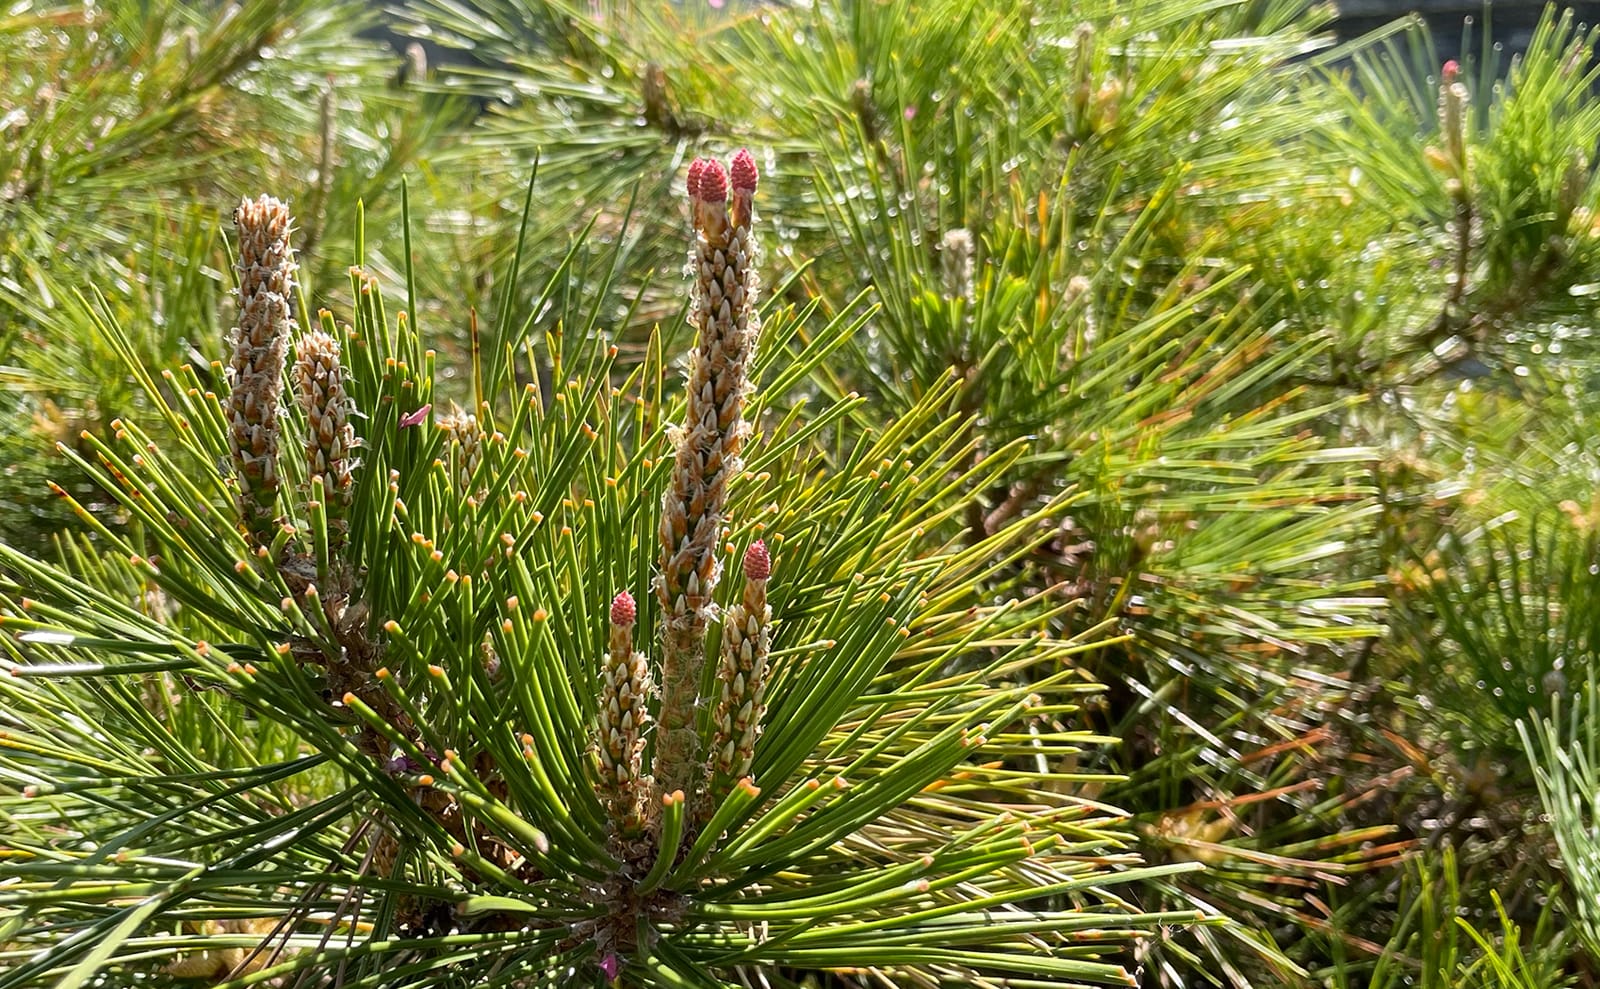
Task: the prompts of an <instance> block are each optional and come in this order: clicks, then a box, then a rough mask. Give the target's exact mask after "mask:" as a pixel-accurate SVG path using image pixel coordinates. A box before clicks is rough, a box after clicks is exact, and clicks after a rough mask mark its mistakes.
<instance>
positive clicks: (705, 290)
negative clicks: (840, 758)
mask: <svg viewBox="0 0 1600 989" xmlns="http://www.w3.org/2000/svg"><path fill="white" fill-rule="evenodd" d="M756 180H757V175H756V166H755V161H754V159H752V158H751V156H750V153H749V152H748V151H740V152H739V153H738V154H737V155H735V156H734V159H733V161H732V163H731V165H730V167H729V168H728V169H726V170H725V169H724V168H723V167H722V165H721V164H720V163H718V162H716V161H713V160H708V159H701V160H697V161H696V162H694V164H693V165H692V166H691V167H690V169H689V179H688V191H689V206H690V211H691V214H692V216H693V220H694V230H695V238H694V246H693V249H692V250H691V252H690V268H691V270H692V271H693V273H694V283H693V288H692V291H693V298H692V305H691V307H690V320H691V322H692V323H693V324H694V327H695V330H696V346H695V350H694V353H693V354H692V356H691V361H692V363H691V366H690V369H689V389H688V390H689V395H688V398H689V402H688V411H687V413H686V415H685V417H684V421H683V423H682V424H681V425H680V426H678V427H677V428H675V429H673V430H672V431H671V439H672V442H673V444H674V447H675V452H674V459H673V470H672V475H671V484H670V486H669V488H668V490H667V491H666V492H665V493H664V495H663V497H662V503H661V524H660V529H659V533H658V536H659V549H660V556H659V569H660V573H659V575H658V576H657V578H656V582H655V587H654V590H655V594H656V601H657V604H658V605H659V610H660V620H661V626H662V627H661V637H660V642H661V661H660V666H659V674H660V680H659V685H658V684H657V682H656V678H655V676H654V673H655V672H656V671H655V670H653V669H652V665H651V663H650V662H649V661H648V660H647V659H646V657H645V655H644V654H643V653H641V652H638V651H636V650H635V649H634V637H633V631H634V624H635V622H636V621H637V618H638V606H637V603H636V602H635V600H634V598H633V596H632V595H631V594H629V593H628V592H627V591H623V592H621V593H619V594H618V595H617V596H616V598H615V600H613V601H612V604H611V616H610V617H611V631H610V640H609V651H608V655H607V658H606V662H605V668H604V673H603V676H602V680H601V684H600V688H601V689H600V710H599V717H598V725H597V732H596V734H597V736H598V737H597V742H598V744H597V746H596V748H597V750H598V763H599V771H600V773H599V774H600V783H601V785H600V791H601V796H602V798H603V800H604V801H605V804H606V807H607V810H608V812H609V815H610V818H611V822H612V826H613V832H614V834H613V837H614V838H615V839H616V840H617V841H616V845H615V847H617V849H618V850H619V851H620V852H622V858H623V859H624V861H639V860H640V859H641V858H649V859H655V858H657V857H659V856H666V857H668V858H670V857H671V856H672V855H673V854H674V853H675V851H676V849H675V848H668V847H665V846H666V845H668V844H671V843H674V842H676V841H678V840H679V838H680V837H681V835H680V834H679V833H675V832H676V829H664V828H663V826H662V821H663V818H664V815H663V813H662V811H663V808H671V807H673V806H674V805H676V804H681V803H684V802H685V801H687V803H688V818H689V820H690V821H691V822H693V823H694V824H695V825H703V824H705V822H706V820H707V818H708V817H709V814H710V811H711V810H712V809H714V807H715V806H716V805H717V804H718V803H720V802H721V800H722V798H724V797H725V796H727V794H728V793H729V792H730V791H731V790H732V789H733V787H735V786H737V785H739V784H740V781H741V780H742V779H744V778H745V777H747V776H748V775H749V773H750V769H751V764H752V761H753V759H754V755H755V743H756V740H757V738H758V737H759V734H760V731H761V717H762V714H763V711H764V706H763V694H764V692H765V689H766V683H767V656H768V652H769V648H770V642H771V631H770V629H771V624H772V612H771V609H770V608H769V607H768V605H767V581H768V579H769V578H770V576H771V574H772V558H771V555H770V554H769V552H768V550H767V547H766V545H765V544H764V543H763V542H761V541H760V540H757V541H756V542H755V543H753V544H752V545H751V546H750V547H749V548H748V550H747V551H746V552H745V554H744V560H743V563H744V567H743V570H744V587H743V593H742V595H741V597H740V599H739V600H738V602H737V603H735V604H733V605H731V606H730V607H728V608H727V610H726V612H725V613H724V614H723V616H722V635H721V655H720V660H719V664H718V670H717V687H716V689H717V695H716V696H713V697H703V696H701V691H700V684H701V682H702V676H701V674H702V673H703V672H704V669H705V662H706V640H707V632H708V631H709V628H710V625H711V623H712V621H713V618H714V614H715V606H714V603H713V602H714V597H713V596H714V594H715V591H716V588H717V584H718V581H719V578H720V576H721V574H720V563H719V559H718V549H719V547H720V546H721V545H723V541H724V539H725V538H726V537H725V535H724V532H725V528H724V527H725V524H726V521H727V518H726V509H727V500H728V485H729V483H730V482H731V481H732V480H733V479H734V478H735V477H737V476H738V474H739V472H740V470H741V469H742V462H741V459H740V455H741V452H742V450H743V446H744V440H745V437H746V435H747V434H748V432H749V427H748V425H747V424H746V423H745V421H744V405H745V401H746V397H747V395H748V393H749V391H750V366H751V363H752V360H753V358H754V356H755V347H756V340H757V337H758V336H759V333H760V325H759V321H758V317H757V315H756V311H755V301H756V292H757V289H758V287H759V283H758V279H757V274H756V259H755V245H754V241H753V240H752V238H751V235H750V226H751V221H752V218H753V210H752V205H753V201H754V197H755V191H756ZM658 691H659V695H660V700H659V704H658V705H657V706H656V711H657V712H658V713H657V715H656V716H655V717H654V718H652V715H651V709H650V704H651V701H652V700H653V699H654V698H655V697H656V695H657V693H658ZM709 704H714V705H715V707H714V715H713V717H712V720H711V737H710V739H708V740H706V741H707V742H708V743H709V744H708V745H707V746H706V747H705V748H704V749H702V745H701V742H702V739H701V738H700V734H699V731H698V730H697V726H696V715H697V712H698V711H699V710H701V709H703V707H705V706H706V705H709ZM647 753H648V757H647ZM747 785H748V784H747ZM641 839H642V840H641ZM632 849H637V851H636V852H632V853H630V850H632Z"/></svg>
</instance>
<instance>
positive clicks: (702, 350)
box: [227, 150, 772, 975]
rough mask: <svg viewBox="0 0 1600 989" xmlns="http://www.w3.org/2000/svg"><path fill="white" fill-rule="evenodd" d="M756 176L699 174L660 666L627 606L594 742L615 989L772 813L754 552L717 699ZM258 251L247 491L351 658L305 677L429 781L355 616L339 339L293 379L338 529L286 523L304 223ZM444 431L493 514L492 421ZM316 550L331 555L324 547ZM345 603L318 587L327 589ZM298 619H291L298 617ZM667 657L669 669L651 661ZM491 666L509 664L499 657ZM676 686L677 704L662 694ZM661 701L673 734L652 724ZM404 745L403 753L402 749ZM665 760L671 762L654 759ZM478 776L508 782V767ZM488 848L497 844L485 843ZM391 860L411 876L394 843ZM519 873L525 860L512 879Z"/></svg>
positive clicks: (753, 321)
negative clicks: (484, 476) (733, 818)
mask: <svg viewBox="0 0 1600 989" xmlns="http://www.w3.org/2000/svg"><path fill="white" fill-rule="evenodd" d="M757 181H758V177H757V170H756V165H755V161H754V159H753V158H752V156H751V155H750V153H749V152H748V151H744V150H741V151H740V152H738V154H736V155H735V156H734V158H733V160H732V162H731V167H729V168H726V169H725V168H724V167H723V166H722V164H721V163H719V162H717V161H715V160H711V159H699V160H696V161H695V162H694V163H693V165H692V166H691V167H690V170H689V175H688V193H689V199H690V206H691V212H692V217H693V224H694V230H695V242H694V247H693V250H692V252H691V263H692V268H693V272H694V277H693V283H692V284H693V289H692V291H693V300H692V305H691V320H692V322H693V325H694V329H695V331H696V341H697V342H696V347H695V350H694V353H693V355H692V357H691V364H690V368H689V372H688V379H689V380H688V396H687V397H688V405H687V412H686V415H685V418H684V421H683V422H682V424H681V425H680V426H678V427H676V428H675V429H673V430H672V431H671V439H672V442H673V444H674V447H675V454H674V462H673V467H672V471H671V481H670V488H669V489H668V490H667V491H666V492H665V493H664V494H663V496H662V502H661V520H660V531H659V538H660V559H659V567H658V576H657V577H656V582H655V587H654V593H655V594H656V597H657V599H658V601H659V603H660V606H661V615H662V629H661V634H660V636H659V637H658V640H653V641H652V642H651V644H650V646H647V647H646V649H640V648H638V646H639V645H640V643H636V642H635V625H636V621H637V614H638V609H637V604H636V602H635V599H634V597H633V594H632V592H631V591H629V590H621V591H619V592H617V594H616V596H615V599H614V600H613V602H612V605H611V608H610V614H609V616H608V617H609V634H608V637H607V642H608V646H609V651H608V655H607V657H606V659H605V661H604V663H603V664H602V668H603V671H604V672H603V677H602V683H601V684H600V690H599V705H598V713H597V719H596V724H595V726H594V745H593V749H594V760H593V763H592V765H593V768H594V770H595V776H596V780H595V781H596V788H597V791H598V792H599V793H601V794H602V795H603V798H604V803H605V806H606V808H607V810H608V813H609V815H610V819H611V826H612V831H611V834H610V835H608V836H607V848H608V851H609V852H610V853H611V854H612V855H613V856H614V857H615V859H616V860H617V861H618V862H619V863H621V865H620V868H619V870H618V873H617V875H616V876H614V877H612V878H611V879H609V880H607V881H606V882H604V883H601V884H598V885H597V887H596V890H597V894H596V895H597V896H600V897H602V898H613V899H615V900H617V904H616V905H617V906H618V908H619V909H616V910H614V911H612V914H611V916H612V918H613V919H614V921H615V923H611V924H601V925H598V926H597V929H596V931H595V938H596V941H597V943H599V944H600V946H601V948H602V949H603V959H602V966H603V967H604V968H605V969H606V970H607V971H608V974H613V975H614V974H615V971H616V970H617V968H618V966H619V965H620V964H621V962H620V960H619V952H623V951H629V950H633V949H634V948H635V947H636V945H635V944H634V940H635V923H634V917H635V915H636V913H637V912H638V911H640V910H645V911H650V910H662V909H668V910H670V903H668V902H667V901H668V900H670V897H666V896H665V895H664V894H663V895H662V896H660V897H657V898H656V900H655V901H649V900H648V898H646V899H641V897H640V893H639V890H640V888H641V884H642V883H643V882H644V880H645V879H646V878H647V875H646V874H647V873H649V872H650V871H651V869H652V866H655V867H657V868H656V870H655V871H656V872H657V873H659V872H660V871H661V868H663V867H668V866H670V865H671V864H672V863H673V862H674V861H675V859H676V858H677V856H678V854H679V851H680V846H681V845H682V843H683V841H684V840H685V838H693V837H695V836H696V835H697V834H698V833H699V832H700V831H701V830H702V829H704V828H705V827H707V826H708V825H709V824H710V823H711V822H712V818H713V817H714V812H715V810H716V809H717V808H718V807H719V806H722V805H723V804H724V802H725V800H726V798H727V796H728V795H729V794H730V793H731V792H732V791H733V790H734V788H736V787H738V788H742V789H743V790H744V791H745V792H747V793H750V794H753V793H754V792H756V791H755V788H754V783H753V781H752V780H751V779H750V778H749V775H748V774H749V772H750V768H751V762H752V759H753V757H754V746H755V742H756V739H757V737H758V735H759V733H760V730H761V718H762V714H763V712H764V707H763V703H762V698H763V693H764V689H765V682H766V671H767V656H768V652H769V649H770V640H771V630H770V627H771V622H772V613H771V609H770V608H769V607H768V605H767V582H768V580H769V579H770V577H771V573H772V557H771V554H770V552H769V551H768V549H767V547H766V545H765V543H764V542H763V541H761V540H760V539H757V540H755V541H754V542H753V543H752V544H751V545H750V546H749V548H748V550H747V551H746V552H745V554H744V557H743V561H742V562H743V568H742V569H743V578H744V591H743V594H742V597H741V599H740V601H739V602H738V603H736V604H734V605H732V606H731V607H729V608H728V610H727V613H726V614H725V615H722V616H720V617H721V635H720V660H719V662H718V666H717V685H718V686H717V693H716V696H712V697H706V696H702V695H701V684H702V679H703V673H704V672H705V671H704V667H705V663H706V659H707V638H708V632H709V630H710V628H711V626H712V625H713V623H714V622H716V621H717V620H718V617H719V616H718V615H717V614H716V606H715V603H714V593H715V591H716V588H717V585H718V582H719V580H720V579H721V576H722V574H721V573H720V569H721V566H720V562H719V552H718V551H719V549H720V547H721V545H722V543H723V542H724V532H725V526H726V523H727V517H726V515H727V505H728V488H729V484H730V482H731V481H732V479H733V478H735V477H737V476H738V475H739V473H740V471H741V469H742V461H741V457H740V454H741V451H742V449H743V446H744V442H745V439H746V436H747V435H748V433H749V431H750V427H749V425H748V424H747V423H746V421H745V419H744V407H745V403H746V399H747V396H748V393H749V391H750V389H751V384H750V369H751V363H752V360H753V358H754V356H755V348H756V341H757V338H758V336H759V333H760V323H759V318H758V316H757V314H756V298H757V291H758V285H759V279H758V274H757V271H756V249H755V243H754V241H753V239H752V236H751V224H752V222H753V219H754V207H753V204H754V198H755V192H756V186H757ZM234 222H235V224H236V226H237V229H238V240H239V267H238V270H239V323H238V326H237V327H236V328H235V329H234V331H233V334H232V336H231V339H230V344H231V347H232V355H231V359H230V361H229V364H228V367H227V374H228V379H229V383H230V389H229V394H228V399H227V419H228V426H229V438H230V445H231V450H232V454H233V466H234V470H233V477H234V479H235V483H236V484H237V487H238V500H239V507H240V518H241V520H242V523H243V525H244V528H245V534H246V536H247V538H249V539H251V540H253V541H254V542H255V544H256V545H257V553H258V556H259V557H260V558H261V559H262V560H264V561H268V563H269V564H270V565H271V566H273V567H275V568H276V569H277V570H278V572H279V574H280V575H281V576H282V577H283V579H284V581H285V583H286V584H287V585H288V586H289V587H291V588H293V589H294V590H295V592H296V594H297V596H298V597H300V598H301V602H302V603H303V604H302V606H315V607H318V608H320V609H321V615H320V616H319V617H318V619H317V622H318V624H321V625H324V627H326V628H327V629H329V630H331V633H332V635H331V637H332V639H333V640H334V642H335V643H336V644H337V646H338V653H337V655H332V656H330V655H328V654H327V652H326V651H325V650H324V651H323V652H316V651H313V650H306V651H305V653H304V655H303V656H302V655H300V654H297V658H300V659H303V660H304V661H306V662H313V663H316V664H318V665H321V666H324V667H325V668H326V673H327V676H328V680H329V682H330V683H333V684H336V685H338V686H340V687H343V688H347V689H343V690H340V691H338V692H337V693H335V694H334V696H339V695H342V698H341V700H340V703H341V704H343V705H346V706H350V707H359V708H361V709H363V710H365V711H370V712H372V713H373V714H374V715H376V717H377V719H379V720H380V721H381V722H382V724H383V727H374V726H370V725H369V726H367V727H366V728H364V729H363V730H362V732H361V747H362V748H363V750H365V751H367V752H368V753H369V754H370V755H371V756H373V757H375V758H378V759H381V760H383V762H384V764H385V765H387V766H391V767H393V769H394V770H395V771H396V772H398V773H402V774H404V773H409V772H411V771H412V770H414V769H415V768H417V767H415V766H413V765H412V760H410V759H408V758H407V756H406V750H408V749H409V750H422V751H425V752H429V755H430V756H434V757H438V756H440V755H443V757H444V758H445V759H446V760H447V761H448V760H449V759H450V754H448V753H434V752H431V751H429V749H428V744H427V740H426V738H425V737H423V733H422V732H421V731H420V730H419V726H418V725H417V723H416V722H417V718H416V717H415V714H414V713H413V712H411V711H408V710H406V709H405V705H404V703H402V702H397V700H396V698H395V696H394V695H393V694H392V692H390V691H388V690H386V689H385V688H384V685H383V681H384V680H387V679H389V678H390V677H392V675H393V674H392V673H391V672H390V671H389V670H388V669H387V668H386V667H381V666H378V665H377V663H378V661H379V658H380V657H381V655H382V650H381V648H380V647H379V645H378V643H377V642H375V641H374V640H373V638H372V636H371V633H370V630H369V627H368V623H367V622H366V620H365V615H364V614H363V613H362V612H361V609H359V608H356V607H352V606H351V604H350V602H351V601H352V600H353V596H354V595H353V592H356V591H358V588H357V587H356V586H355V583H356V581H358V580H359V573H358V568H357V567H356V566H354V565H353V564H352V563H351V562H349V561H345V560H343V559H342V558H341V556H340V553H341V549H342V547H343V545H344V537H345V534H346V531H347V529H348V524H349V522H348V519H346V518H345V511H346V509H347V508H348V506H349V502H350V495H351V490H352V484H353V475H354V472H355V471H356V470H358V469H359V461H358V459H357V457H358V454H359V449H358V441H357V439H356V436H355V432H354V429H353V427H352V425H351V418H352V416H353V415H357V414H359V410H356V409H354V408H353V406H352V403H351V400H350V398H349V397H348V395H347V393H346V389H345V386H344V382H345V380H346V378H347V376H348V371H347V370H346V369H345V368H344V367H343V365H342V364H341V361H340V345H339V342H338V341H337V340H336V339H335V338H334V337H333V336H332V335H330V334H329V333H327V332H325V331H324V330H321V329H315V330H311V331H309V332H307V333H305V334H303V335H301V336H300V338H299V342H298V345H297V346H296V348H295V358H294V362H293V366H292V368H291V374H290V377H291V378H292V380H293V382H294V386H295V387H294V396H295V398H296V400H297V401H298V402H299V404H300V407H301V411H302V412H303V414H304V417H305V422H306V432H305V439H304V448H305V458H306V477H305V483H304V490H305V494H306V498H307V504H306V507H307V508H308V514H310V515H311V516H313V517H316V518H318V519H321V520H323V524H324V525H325V528H326V532H325V535H324V537H323V546H322V547H320V549H319V548H318V547H316V546H314V545H313V546H310V547H307V546H302V545H301V540H300V534H299V533H297V531H296V529H295V527H294V526H293V525H292V524H290V523H287V522H286V521H285V519H284V515H283V513H281V512H280V510H279V509H280V506H279V499H280V497H281V490H282V488H283V484H282V477H283V473H284V472H283V470H282V467H281V464H280V457H281V455H282V446H283V443H282V432H283V429H282V424H281V422H280V400H281V393H282V391H283V383H284V362H285V360H286V357H287V354H288V350H289V341H290V340H291V339H293V338H294V337H295V336H296V333H295V323H294V319H293V316H292V308H291V300H292V296H293V291H294V287H295V262H294V256H293V250H292V248H291V246H290V234H291V232H292V226H293V224H292V220H291V217H290V214H289V209H288V207H287V206H286V205H285V204H284V203H283V202H281V201H279V200H277V199H275V198H272V197H270V196H262V197H261V198H259V199H256V200H246V201H245V202H243V203H242V204H241V205H240V206H239V208H238V209H237V210H236V211H235V213H234ZM435 425H436V426H437V427H438V428H439V429H441V430H442V431H444V432H445V433H446V434H447V435H448V436H449V438H450V448H451V449H452V451H453V457H454V461H455V469H454V471H453V474H452V476H453V479H454V480H455V481H456V483H458V484H459V485H460V487H461V489H462V492H463V494H465V495H466V496H467V497H468V498H469V499H472V500H474V501H476V500H478V499H481V498H482V497H483V495H484V491H483V490H482V482H481V481H480V480H479V479H478V478H477V476H476V475H477V472H478V467H479V464H480V463H481V461H482V451H483V445H484V443H485V442H486V437H485V435H484V430H483V428H482V427H481V426H480V425H479V423H478V419H477V417H476V416H475V415H473V414H471V413H469V412H465V411H463V410H461V409H460V408H459V407H457V408H455V409H454V410H453V411H452V412H451V413H450V414H448V415H442V416H440V417H439V418H438V420H437V422H436V423H435ZM312 542H313V543H315V542H316V540H313V541H312ZM319 575H320V576H321V578H322V579H323V580H324V581H325V583H326V584H327V585H328V586H323V587H321V588H319V587H318V585H317V583H316V581H317V580H318V578H319ZM286 606H290V604H289V602H286ZM657 641H658V642H659V650H660V655H659V664H658V666H657V665H656V664H653V663H652V661H651V659H650V658H649V656H648V652H647V651H646V650H648V649H649V648H650V647H652V646H654V645H655V644H656V642H657ZM484 651H485V654H486V656H489V657H492V646H491V645H490V644H488V643H487V642H486V643H485V646H484ZM658 683H659V685H660V686H659V690H658V687H657V684H658ZM658 693H659V708H658V710H659V718H658V719H657V718H652V715H651V713H650V712H651V705H652V704H653V703H655V702H656V700H657V694H658ZM705 706H712V707H713V708H714V716H713V718H712V722H711V723H712V732H711V737H710V739H709V740H708V744H705V745H702V743H701V738H700V733H699V729H698V727H697V725H696V720H697V712H698V711H699V710H700V709H701V708H702V707H705ZM394 735H399V736H401V737H402V738H403V739H404V741H405V743H408V744H403V745H395V744H393V736H394ZM652 743H653V744H652ZM473 770H474V772H477V773H479V774H481V775H483V776H486V777H489V778H491V779H492V777H493V775H494V766H493V764H492V760H487V759H479V760H478V764H477V765H476V766H474V767H473ZM432 782H433V779H432V777H431V776H427V775H423V776H421V777H417V778H416V799H417V802H418V803H419V804H420V805H421V806H423V807H425V808H426V809H428V811H429V812H430V813H432V814H433V815H434V816H435V817H436V818H437V819H438V820H439V822H440V823H441V824H443V825H444V826H445V827H446V828H447V830H449V831H451V833H453V834H457V835H458V836H459V837H460V838H462V839H463V840H464V839H466V838H467V835H466V833H465V827H466V826H465V824H464V823H463V822H464V819H465V815H463V814H462V813H461V808H460V807H459V806H457V805H456V802H455V801H454V800H453V799H450V798H445V797H442V796H440V795H439V794H438V793H437V792H436V791H433V790H432V789H431V787H430V784H431V783H432ZM474 837H475V838H476V842H475V843H476V844H477V845H489V844H492V841H491V840H490V838H491V836H490V835H488V834H487V833H481V834H478V835H476V836H474ZM382 847H383V849H384V853H383V854H381V855H380V858H381V859H389V858H392V856H393V854H394V848H393V841H392V840H388V841H387V842H386V843H384V844H383V845H382ZM509 864H510V859H509V858H507V859H506V860H505V861H502V862H501V863H499V866H500V867H506V866H508V865H509Z"/></svg>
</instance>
